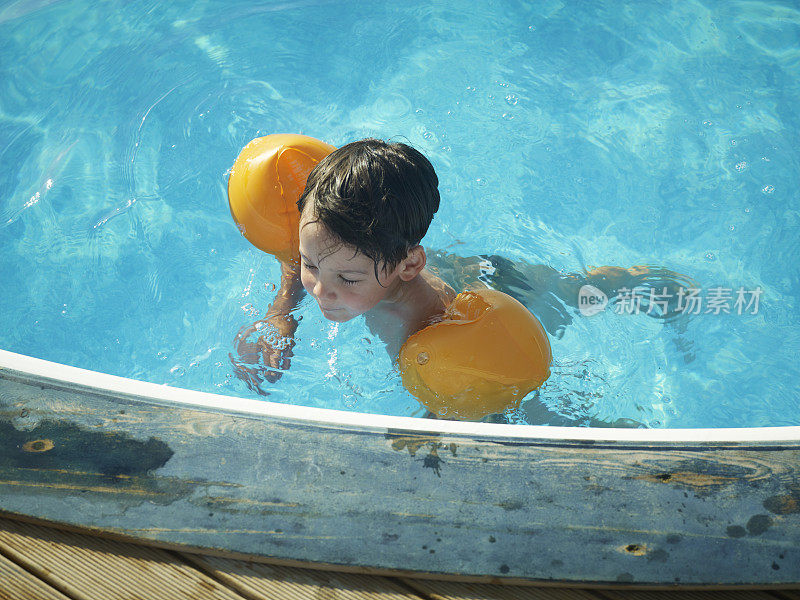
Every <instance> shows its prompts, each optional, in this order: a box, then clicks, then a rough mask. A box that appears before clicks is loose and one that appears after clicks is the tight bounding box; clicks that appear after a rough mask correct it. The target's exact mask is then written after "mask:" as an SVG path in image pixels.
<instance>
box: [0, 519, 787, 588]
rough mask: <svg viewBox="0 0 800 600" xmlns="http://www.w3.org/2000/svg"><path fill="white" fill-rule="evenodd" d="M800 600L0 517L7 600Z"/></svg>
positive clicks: (1, 578)
mask: <svg viewBox="0 0 800 600" xmlns="http://www.w3.org/2000/svg"><path fill="white" fill-rule="evenodd" d="M265 598H269V599H284V598H286V599H295V598H296V599H303V600H306V599H308V600H312V599H313V600H335V599H341V600H367V599H369V600H422V599H424V600H460V599H463V600H467V599H469V600H488V599H497V600H534V599H535V600H551V599H552V600H562V599H563V600H567V599H573V598H575V599H586V600H712V599H717V598H720V599H727V600H778V599H780V600H800V591H798V590H769V591H765V590H738V591H733V590H724V591H722V590H721V591H710V590H706V591H649V590H609V589H602V590H593V589H576V588H554V587H533V586H509V585H489V584H470V583H459V582H453V581H439V580H428V579H412V578H406V577H382V576H376V575H361V574H355V573H340V572H333V571H322V570H313V569H304V568H295V567H284V566H277V565H270V564H264V563H254V562H248V561H242V560H232V559H229V558H221V557H216V556H207V555H201V554H191V553H187V552H177V551H173V550H166V549H162V548H154V547H148V546H142V545H138V544H132V543H127V542H123V541H116V540H111V539H106V538H101V537H97V536H93V535H86V534H82V533H75V532H72V531H63V530H60V529H55V528H51V527H46V526H42V525H37V524H32V523H28V522H22V521H17V520H15V519H9V518H2V517H0V600H5V599H9V600H28V599H31V600H39V599H42V600H68V599H73V600H95V599H97V600H133V599H136V600H172V599H176V600H180V599H186V600H206V599H222V600H242V599H247V600H261V599H265Z"/></svg>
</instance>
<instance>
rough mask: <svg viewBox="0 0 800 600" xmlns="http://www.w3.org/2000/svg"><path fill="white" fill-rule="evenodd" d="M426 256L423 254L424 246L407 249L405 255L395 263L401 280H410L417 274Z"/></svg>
mask: <svg viewBox="0 0 800 600" xmlns="http://www.w3.org/2000/svg"><path fill="white" fill-rule="evenodd" d="M427 262H428V257H427V256H426V255H425V248H423V247H422V246H420V245H417V246H414V247H413V248H411V250H409V251H408V254H407V255H406V257H405V258H404V259H403V260H402V261H400V264H399V265H397V271H398V275H399V276H400V279H402V280H403V281H411V280H412V279H414V277H416V276H417V275H419V272H420V271H422V269H423V268H424V267H425V263H427Z"/></svg>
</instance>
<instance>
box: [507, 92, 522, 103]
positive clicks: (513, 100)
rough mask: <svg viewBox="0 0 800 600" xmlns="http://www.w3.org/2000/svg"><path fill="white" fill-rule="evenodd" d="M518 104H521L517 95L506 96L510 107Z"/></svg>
mask: <svg viewBox="0 0 800 600" xmlns="http://www.w3.org/2000/svg"><path fill="white" fill-rule="evenodd" d="M518 102H519V97H518V96H517V95H516V94H508V95H506V103H507V104H508V105H509V106H516V105H517V103H518Z"/></svg>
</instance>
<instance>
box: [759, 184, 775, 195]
mask: <svg viewBox="0 0 800 600" xmlns="http://www.w3.org/2000/svg"><path fill="white" fill-rule="evenodd" d="M761 191H762V192H764V193H765V194H771V193H772V192H774V191H775V186H774V185H765V186H764V187H763V188H761Z"/></svg>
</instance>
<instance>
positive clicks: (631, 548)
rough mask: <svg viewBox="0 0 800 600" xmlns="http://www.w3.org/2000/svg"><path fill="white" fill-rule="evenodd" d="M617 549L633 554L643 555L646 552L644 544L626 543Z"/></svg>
mask: <svg viewBox="0 0 800 600" xmlns="http://www.w3.org/2000/svg"><path fill="white" fill-rule="evenodd" d="M618 550H619V551H620V552H624V553H625V554H631V555H633V556H645V555H646V554H647V546H645V545H644V544H628V545H627V546H621V547H620V548H618Z"/></svg>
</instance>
